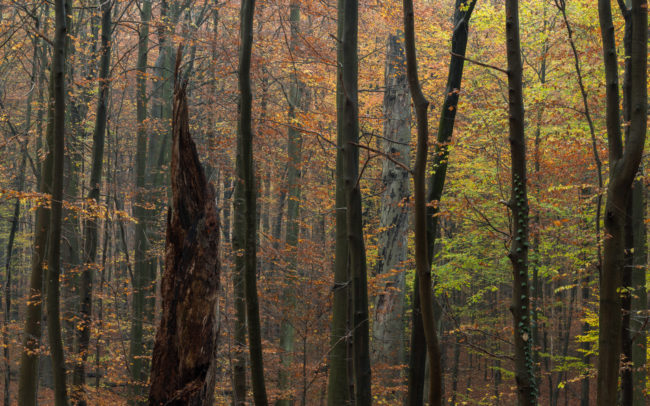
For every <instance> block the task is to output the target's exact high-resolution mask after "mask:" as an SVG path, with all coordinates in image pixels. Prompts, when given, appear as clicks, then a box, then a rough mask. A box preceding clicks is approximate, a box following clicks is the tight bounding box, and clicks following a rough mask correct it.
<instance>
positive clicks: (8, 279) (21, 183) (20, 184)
mask: <svg viewBox="0 0 650 406" xmlns="http://www.w3.org/2000/svg"><path fill="white" fill-rule="evenodd" d="M39 26H40V19H36V27H37V28H38V27H39ZM40 42H41V41H40V39H37V38H34V40H33V42H32V43H33V46H34V56H33V60H32V73H31V76H30V78H31V85H32V86H36V83H37V82H38V81H39V80H40V79H38V78H39V77H40V76H41V75H42V70H43V69H44V67H43V66H42V64H41V63H40V61H39V49H40ZM34 93H35V92H30V93H29V96H27V108H26V110H27V112H26V114H25V116H26V118H25V130H24V133H25V134H27V133H28V132H29V129H30V127H31V122H32V99H33V95H34ZM27 154H28V149H27V143H25V145H24V146H23V153H22V158H21V161H20V169H19V173H18V179H17V180H16V191H18V192H22V191H23V188H24V187H25V168H26V164H27ZM19 220H20V199H16V202H15V203H14V210H13V217H12V220H11V228H10V230H9V239H8V241H7V254H6V256H7V257H6V259H5V286H4V294H5V303H4V309H3V311H4V325H3V330H2V340H3V346H4V349H3V355H4V366H5V379H4V404H5V405H6V406H9V404H10V402H11V396H10V389H11V388H10V384H11V353H10V347H9V343H10V340H9V323H10V321H11V318H12V317H11V293H12V292H11V286H12V269H11V268H12V267H11V266H12V257H13V250H14V242H15V240H16V234H17V232H18V222H19Z"/></svg>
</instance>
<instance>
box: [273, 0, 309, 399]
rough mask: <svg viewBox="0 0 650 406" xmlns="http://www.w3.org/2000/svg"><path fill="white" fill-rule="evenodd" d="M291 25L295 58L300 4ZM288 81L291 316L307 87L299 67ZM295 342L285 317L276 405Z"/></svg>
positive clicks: (287, 382)
mask: <svg viewBox="0 0 650 406" xmlns="http://www.w3.org/2000/svg"><path fill="white" fill-rule="evenodd" d="M289 10H290V14H289V23H290V25H291V38H290V48H291V49H290V54H291V55H293V58H296V57H297V55H298V53H299V52H300V50H299V47H298V45H299V41H300V3H299V2H298V1H296V0H293V1H292V2H291V4H290V6H289ZM289 80H290V82H291V84H290V87H289V95H288V96H289V100H288V102H289V111H288V114H287V116H288V117H287V118H288V121H289V124H290V126H289V129H288V143H287V153H288V155H289V162H288V164H287V165H288V167H287V178H288V179H287V180H288V189H289V200H288V202H287V227H286V236H285V241H286V244H287V250H288V251H289V271H288V274H287V275H286V276H285V279H286V284H287V287H288V291H286V292H284V293H283V295H282V296H283V298H284V303H283V305H284V309H285V315H290V314H291V313H292V311H293V310H294V309H295V306H296V296H295V295H296V291H295V290H294V289H292V288H291V287H292V286H294V285H295V281H296V277H297V276H298V275H299V272H298V241H299V240H298V235H299V230H300V227H299V219H300V193H301V185H300V182H301V181H300V177H301V165H302V136H301V134H300V132H299V131H298V129H296V128H295V126H294V125H295V123H296V110H303V111H304V110H305V108H306V105H305V100H304V98H305V97H304V96H305V95H304V94H303V93H304V92H305V89H304V88H305V85H304V83H302V82H301V81H300V79H299V78H298V74H297V72H296V67H295V66H293V68H292V71H291V74H290V77H289ZM294 340H295V328H294V326H293V324H292V322H291V321H290V320H288V319H287V318H286V316H285V317H284V318H283V319H282V325H281V326H280V349H281V353H280V373H279V382H278V384H279V389H280V392H281V395H280V396H281V398H280V399H279V400H278V402H276V405H277V406H289V405H291V404H292V403H293V395H292V394H289V393H287V392H288V391H290V390H291V389H290V388H291V386H292V385H291V364H292V361H293V351H294Z"/></svg>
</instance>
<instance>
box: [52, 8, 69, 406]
mask: <svg viewBox="0 0 650 406" xmlns="http://www.w3.org/2000/svg"><path fill="white" fill-rule="evenodd" d="M54 10H55V21H56V24H55V35H54V49H53V54H52V96H51V98H50V99H51V101H50V102H51V103H53V107H52V110H53V121H54V123H53V127H54V128H53V137H52V142H51V144H50V148H51V151H52V199H51V202H50V210H51V216H50V230H49V231H50V232H49V245H50V246H49V249H48V256H47V335H48V337H49V341H50V353H51V356H52V374H53V375H54V403H55V405H56V406H66V405H67V403H68V396H67V390H66V372H65V357H64V354H63V341H62V339H61V318H60V314H59V306H60V303H59V273H60V267H61V219H62V218H61V217H62V216H61V214H62V200H63V160H64V148H65V139H64V137H65V56H66V55H65V47H66V37H67V29H66V4H65V1H64V0H57V1H56V2H55V8H54Z"/></svg>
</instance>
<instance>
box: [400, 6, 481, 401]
mask: <svg viewBox="0 0 650 406" xmlns="http://www.w3.org/2000/svg"><path fill="white" fill-rule="evenodd" d="M463 4H464V3H462V2H461V1H459V0H457V1H456V2H455V8H454V30H453V33H452V38H451V44H452V45H451V52H452V56H451V61H450V64H449V74H448V76H447V85H446V89H445V99H444V102H443V106H442V109H441V113H440V121H439V124H438V135H437V142H436V145H435V147H434V154H433V164H432V168H433V171H432V175H431V176H430V178H429V190H428V195H427V202H429V203H431V202H439V201H440V199H441V198H442V192H443V189H444V185H445V179H446V175H447V162H448V158H449V155H448V153H449V143H450V141H451V137H452V135H453V131H454V124H455V120H456V111H457V106H458V98H459V95H460V88H461V82H462V78H463V68H464V65H465V59H464V56H465V51H466V49H467V40H468V34H469V21H470V18H471V16H472V12H473V10H474V7H475V5H476V0H473V1H471V2H470V3H469V4H468V5H467V8H465V7H461V6H462V5H463ZM405 17H406V16H405ZM414 47H415V46H414ZM426 210H427V213H426V222H427V231H426V232H427V254H428V258H429V263H430V264H429V266H431V264H432V261H431V259H432V258H433V253H434V246H435V242H436V238H437V229H438V216H437V215H436V214H437V213H438V211H439V208H438V204H434V205H431V204H429V205H427V208H426ZM420 291H421V288H420V281H419V278H416V280H415V285H414V288H413V300H412V306H413V313H412V314H413V316H412V317H413V326H412V329H411V356H410V361H409V379H408V397H407V405H409V406H419V405H422V403H423V388H424V370H425V362H424V360H425V357H422V356H421V354H422V353H423V352H424V351H425V347H424V346H425V344H426V343H425V338H424V328H423V325H422V315H421V312H420V308H421V303H420V301H421V299H420Z"/></svg>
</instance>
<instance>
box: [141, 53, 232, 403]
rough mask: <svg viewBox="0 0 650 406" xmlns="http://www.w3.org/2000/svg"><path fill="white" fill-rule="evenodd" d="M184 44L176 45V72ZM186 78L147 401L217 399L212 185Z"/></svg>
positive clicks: (178, 96) (178, 102) (178, 106)
mask: <svg viewBox="0 0 650 406" xmlns="http://www.w3.org/2000/svg"><path fill="white" fill-rule="evenodd" d="M181 54H182V52H181V50H179V52H178V55H179V56H178V57H177V62H176V72H177V77H178V66H179V62H180V55H181ZM185 88H186V84H185V83H183V84H178V83H177V85H176V89H175V91H174V113H173V114H174V115H173V145H172V160H171V185H172V204H173V207H172V208H170V210H169V212H168V214H167V241H166V247H165V271H164V274H163V279H162V310H163V314H162V318H161V320H160V326H159V328H158V332H157V334H156V341H155V345H154V351H153V360H152V368H151V389H150V392H149V405H151V406H153V405H156V406H158V405H197V406H198V405H210V404H214V387H215V360H216V350H217V334H218V322H217V305H218V291H219V271H220V269H219V261H218V258H217V252H218V250H219V221H218V217H217V208H216V204H215V192H214V188H213V187H212V185H211V184H209V183H208V181H207V179H206V177H205V173H204V171H203V167H202V166H201V163H200V162H199V157H198V154H197V152H196V146H195V144H194V141H192V138H191V135H190V133H189V123H188V111H187V98H186V94H185Z"/></svg>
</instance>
